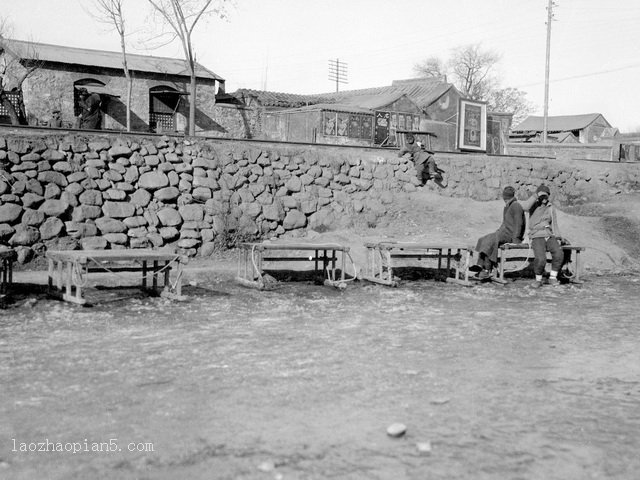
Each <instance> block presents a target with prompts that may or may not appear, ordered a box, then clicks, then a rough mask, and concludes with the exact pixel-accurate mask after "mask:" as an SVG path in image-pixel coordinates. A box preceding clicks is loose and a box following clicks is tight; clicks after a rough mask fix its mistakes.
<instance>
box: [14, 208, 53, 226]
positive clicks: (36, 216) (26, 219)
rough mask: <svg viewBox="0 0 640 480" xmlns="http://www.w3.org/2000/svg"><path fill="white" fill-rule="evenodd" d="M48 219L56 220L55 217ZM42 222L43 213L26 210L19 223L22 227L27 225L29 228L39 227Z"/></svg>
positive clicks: (43, 218)
mask: <svg viewBox="0 0 640 480" xmlns="http://www.w3.org/2000/svg"><path fill="white" fill-rule="evenodd" d="M49 218H56V217H49ZM44 220H45V216H44V212H40V211H38V210H32V209H30V208H27V209H25V211H24V213H23V214H22V220H20V222H21V223H22V224H23V225H29V226H31V227H39V226H40V225H42V224H43V223H44Z"/></svg>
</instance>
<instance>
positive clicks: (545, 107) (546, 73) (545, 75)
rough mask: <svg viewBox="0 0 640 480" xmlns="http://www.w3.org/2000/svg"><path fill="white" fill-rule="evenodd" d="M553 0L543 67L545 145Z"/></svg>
mask: <svg viewBox="0 0 640 480" xmlns="http://www.w3.org/2000/svg"><path fill="white" fill-rule="evenodd" d="M554 5H555V4H554V3H553V0H549V4H548V6H547V56H546V62H545V66H544V116H543V117H542V143H547V127H548V123H549V58H550V57H551V21H552V20H553V7H554Z"/></svg>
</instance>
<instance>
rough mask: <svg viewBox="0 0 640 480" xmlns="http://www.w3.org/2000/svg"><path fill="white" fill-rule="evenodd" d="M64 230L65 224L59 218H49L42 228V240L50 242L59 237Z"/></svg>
mask: <svg viewBox="0 0 640 480" xmlns="http://www.w3.org/2000/svg"><path fill="white" fill-rule="evenodd" d="M63 230H64V223H63V222H62V220H60V219H59V218H57V217H49V218H47V219H46V220H45V221H44V223H43V224H42V225H41V226H40V238H41V239H42V240H49V239H51V238H54V237H57V236H58V235H60V233H61V232H62V231H63Z"/></svg>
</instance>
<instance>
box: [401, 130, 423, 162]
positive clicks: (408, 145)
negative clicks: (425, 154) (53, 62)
mask: <svg viewBox="0 0 640 480" xmlns="http://www.w3.org/2000/svg"><path fill="white" fill-rule="evenodd" d="M404 140H405V145H404V147H402V148H401V149H400V151H399V152H398V156H399V157H402V156H404V155H405V154H407V153H408V154H409V157H410V158H411V161H413V160H414V156H415V154H416V153H417V152H419V151H420V145H419V142H416V141H415V140H416V139H415V137H414V136H413V135H411V134H407V135H405V137H404Z"/></svg>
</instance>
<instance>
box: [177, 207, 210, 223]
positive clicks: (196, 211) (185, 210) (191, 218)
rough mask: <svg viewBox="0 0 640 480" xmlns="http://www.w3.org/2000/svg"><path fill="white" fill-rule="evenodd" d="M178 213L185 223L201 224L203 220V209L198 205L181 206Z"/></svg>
mask: <svg viewBox="0 0 640 480" xmlns="http://www.w3.org/2000/svg"><path fill="white" fill-rule="evenodd" d="M178 211H179V213H180V215H181V216H182V219H183V220H184V221H185V222H201V221H202V220H203V219H204V208H203V206H202V205H200V204H190V205H183V206H182V207H180V208H179V209H178Z"/></svg>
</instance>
